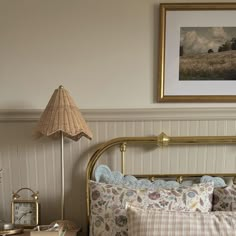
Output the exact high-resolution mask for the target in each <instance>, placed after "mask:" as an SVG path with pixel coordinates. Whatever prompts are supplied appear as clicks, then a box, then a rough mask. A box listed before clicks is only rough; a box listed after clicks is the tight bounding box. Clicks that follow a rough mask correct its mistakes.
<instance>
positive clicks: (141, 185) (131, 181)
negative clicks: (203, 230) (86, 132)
mask: <svg viewBox="0 0 236 236" xmlns="http://www.w3.org/2000/svg"><path fill="white" fill-rule="evenodd" d="M95 180H96V181H97V182H100V183H106V184H115V185H120V186H123V187H128V188H133V189H146V188H148V189H158V188H166V189H170V188H177V187H180V186H191V185H192V184H193V182H192V181H183V182H182V183H181V184H180V183H178V182H177V181H172V180H171V181H166V180H161V179H158V180H155V181H150V180H148V179H137V178H136V177H134V176H133V175H126V176H124V175H123V174H122V173H121V172H119V171H111V170H110V168H109V167H108V166H106V165H99V166H98V167H97V168H96V169H95Z"/></svg>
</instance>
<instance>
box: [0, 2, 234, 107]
mask: <svg viewBox="0 0 236 236" xmlns="http://www.w3.org/2000/svg"><path fill="white" fill-rule="evenodd" d="M159 2H160V1H159V0H119V1H118V0H99V1H98V0H66V1H65V0H10V1H9V0H1V1H0V36H1V43H0V82H1V86H0V94H1V99H0V109H43V108H44V107H45V105H46V104H47V102H48V99H49V97H50V96H51V94H52V92H53V90H54V89H55V88H57V87H58V86H59V85H60V84H63V85H64V86H65V87H66V88H67V89H68V90H69V91H70V92H71V94H72V95H73V97H74V98H75V100H76V102H77V104H78V105H79V106H80V108H149V107H151V108H158V107H183V106H184V107H190V106H191V107H194V106H207V107H208V106H211V107H212V106H215V107H217V106H223V105H222V104H221V105H219V104H201V105H200V104H157V103H156V102H155V101H156V87H157V64H158V63H157V55H158V46H157V45H158V7H159ZM162 2H165V1H162ZM166 2H167V1H166ZM168 2H176V1H173V0H172V1H168ZM186 2H188V1H186ZM203 2H204V1H203ZM208 2H210V0H208ZM224 106H230V107H232V106H233V107H234V106H235V105H234V104H224Z"/></svg>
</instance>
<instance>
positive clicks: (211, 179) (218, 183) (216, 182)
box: [200, 175, 226, 188]
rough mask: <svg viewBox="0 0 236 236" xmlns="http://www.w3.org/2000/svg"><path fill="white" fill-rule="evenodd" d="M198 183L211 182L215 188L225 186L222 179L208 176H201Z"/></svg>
mask: <svg viewBox="0 0 236 236" xmlns="http://www.w3.org/2000/svg"><path fill="white" fill-rule="evenodd" d="M200 182H201V183H207V182H213V183H214V187H215V188H218V187H225V186H226V183H225V181H224V180H223V179H222V178H220V177H212V176H209V175H204V176H202V177H201V179H200Z"/></svg>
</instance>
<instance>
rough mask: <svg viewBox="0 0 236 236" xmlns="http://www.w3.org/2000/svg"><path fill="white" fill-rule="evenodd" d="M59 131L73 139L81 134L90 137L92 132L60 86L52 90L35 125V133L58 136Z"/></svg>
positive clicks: (77, 138) (68, 95)
mask: <svg viewBox="0 0 236 236" xmlns="http://www.w3.org/2000/svg"><path fill="white" fill-rule="evenodd" d="M60 131H62V132H63V134H64V136H65V137H68V138H70V139H73V140H75V141H77V140H79V139H80V138H81V137H82V136H85V137H87V138H88V139H91V138H92V132H91V131H90V129H89V128H88V126H87V124H86V122H85V120H84V119H83V117H82V115H81V113H80V111H79V109H78V107H77V106H76V105H75V103H74V101H73V99H72V97H71V96H70V94H69V92H68V91H67V90H66V89H64V88H63V87H62V86H60V87H59V88H58V89H56V90H55V91H54V93H53V95H52V97H51V98H50V100H49V102H48V105H47V106H46V108H45V110H44V112H43V113H42V115H41V117H40V120H39V123H38V126H37V127H36V133H37V134H39V135H45V136H51V137H55V138H56V137H60Z"/></svg>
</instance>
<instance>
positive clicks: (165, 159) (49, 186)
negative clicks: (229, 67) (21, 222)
mask: <svg viewBox="0 0 236 236" xmlns="http://www.w3.org/2000/svg"><path fill="white" fill-rule="evenodd" d="M194 112H195V111H194V109H192V110H191V111H188V110H180V111H179V112H177V111H175V114H176V116H175V117H173V116H172V115H171V116H170V114H172V113H171V112H170V110H168V109H167V110H163V111H162V112H161V117H162V118H160V113H159V112H158V110H157V111H156V112H154V111H152V112H150V111H149V110H146V114H145V111H143V110H140V111H138V110H135V111H134V112H131V111H129V112H127V113H126V112H125V110H120V111H119V113H120V114H122V115H120V116H117V118H115V117H114V114H115V113H114V111H112V110H111V111H110V113H109V111H108V110H107V111H106V112H105V111H104V112H103V113H102V112H101V111H100V112H98V113H96V112H94V111H92V110H91V111H87V113H86V114H85V115H86V117H88V118H87V122H88V125H89V126H90V128H91V130H92V132H93V134H94V138H93V140H92V141H89V140H87V139H85V138H82V139H81V140H79V141H78V142H73V141H71V140H66V141H65V160H66V161H65V169H66V174H65V182H66V183H65V189H66V194H65V206H66V210H65V215H66V217H65V218H66V219H71V220H74V221H75V222H77V223H78V224H80V225H82V226H83V228H84V229H86V209H85V168H86V164H87V161H88V159H89V158H90V156H91V155H92V153H93V152H94V151H95V149H96V148H97V147H98V145H99V144H101V143H102V142H105V141H107V140H109V139H111V138H115V137H122V136H153V135H159V134H160V133H161V132H165V133H166V134H167V135H170V136H188V135H191V136H194V135H203V136H205V135H235V133H236V132H235V131H236V122H235V120H234V119H233V118H232V117H233V115H235V112H228V111H227V109H223V110H222V109H220V110H218V113H217V112H216V111H214V112H213V111H211V110H210V111H208V113H204V110H202V111H201V110H198V112H199V114H198V115H196V116H195V118H194V117H192V114H194ZM210 112H212V114H211V115H210ZM102 114H103V115H102ZM140 114H142V115H140ZM204 114H207V115H205V116H204ZM217 114H218V115H217ZM221 114H227V115H228V116H226V117H225V119H222V118H219V117H221ZM231 116H232V117H231ZM26 117H27V116H26V115H25V117H24V121H23V119H22V118H20V119H21V121H17V119H15V121H13V119H12V118H13V116H11V117H8V121H6V120H5V121H4V119H7V118H6V117H5V118H4V119H2V120H1V122H0V130H1V136H0V167H2V168H3V173H2V174H1V176H2V183H1V184H0V192H1V198H0V218H3V219H5V220H10V212H11V211H10V202H11V193H12V191H16V190H18V189H19V188H21V187H30V188H32V189H33V190H35V191H39V193H40V198H39V199H40V202H41V223H42V224H48V223H51V222H52V221H54V220H55V219H59V218H60V195H61V192H60V191H61V190H60V189H61V188H60V186H61V185H60V176H61V175H60V149H59V141H58V140H51V139H48V138H41V139H34V138H33V131H34V127H35V124H36V121H34V120H35V117H34V118H33V119H32V117H31V116H29V117H28V119H26ZM109 117H110V118H109ZM112 117H113V118H112ZM11 119H12V121H11V122H9V120H11ZM18 119H19V116H18ZM30 120H31V121H30ZM235 153H236V146H234V145H222V146H215V145H212V146H199V145H196V146H192V147H187V146H182V147H179V148H178V147H168V148H157V147H156V146H145V147H143V148H142V147H138V148H133V147H129V146H128V147H127V152H126V166H127V170H126V171H127V173H130V174H135V173H144V174H149V173H163V174H168V173H226V172H227V173H234V172H236V171H235V170H236V158H235ZM102 163H107V164H108V165H109V166H110V167H111V168H112V169H114V170H119V169H120V152H119V147H118V148H117V149H116V150H110V151H109V152H108V154H107V155H104V157H103V158H102Z"/></svg>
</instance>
